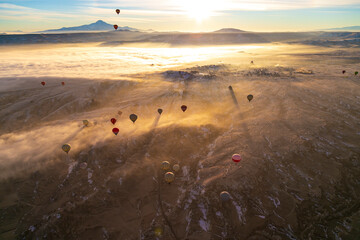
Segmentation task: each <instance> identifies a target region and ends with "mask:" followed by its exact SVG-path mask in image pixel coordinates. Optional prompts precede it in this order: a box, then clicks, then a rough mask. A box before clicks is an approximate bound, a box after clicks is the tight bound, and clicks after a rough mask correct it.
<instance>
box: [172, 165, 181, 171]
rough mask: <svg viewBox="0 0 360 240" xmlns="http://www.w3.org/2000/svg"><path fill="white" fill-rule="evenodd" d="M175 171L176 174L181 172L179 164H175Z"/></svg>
mask: <svg viewBox="0 0 360 240" xmlns="http://www.w3.org/2000/svg"><path fill="white" fill-rule="evenodd" d="M173 170H174V171H175V172H177V171H179V170H180V165H179V164H174V166H173Z"/></svg>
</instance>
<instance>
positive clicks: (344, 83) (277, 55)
mask: <svg viewBox="0 0 360 240" xmlns="http://www.w3.org/2000/svg"><path fill="white" fill-rule="evenodd" d="M244 51H246V52H245V53H244V52H241V53H237V52H235V53H233V56H228V57H227V58H225V59H223V63H218V62H217V61H218V59H216V61H215V60H213V59H212V60H210V62H211V64H198V65H197V64H194V63H191V62H190V61H189V63H188V64H187V65H186V66H182V67H178V68H176V67H173V68H169V69H164V70H163V71H160V70H159V69H158V70H157V71H153V72H147V73H144V72H140V73H139V72H137V73H133V74H126V76H125V75H122V76H118V77H116V78H103V79H101V78H96V79H93V78H62V77H60V76H59V77H52V78H50V77H41V78H21V77H13V78H6V79H5V78H3V79H0V83H1V85H0V119H1V123H0V151H1V152H2V157H1V160H0V170H1V172H2V175H1V184H0V191H1V194H0V215H1V218H0V226H1V230H2V231H1V232H0V238H1V239H12V238H14V237H17V238H25V239H35V238H44V239H90V238H94V239H135V238H139V236H140V238H141V239H156V238H158V239H186V238H188V239H225V238H231V239H310V238H319V239H321V238H334V239H335V238H337V239H355V238H356V237H357V236H358V235H359V232H358V229H359V226H360V221H359V214H360V212H359V211H360V206H359V202H360V198H359V196H360V187H359V181H358V179H359V176H360V170H359V165H360V145H359V142H360V131H358V129H359V122H360V79H359V76H354V73H353V72H354V71H355V70H356V69H357V68H358V67H359V62H358V60H357V59H356V54H357V53H353V52H352V50H348V51H344V50H337V49H334V50H330V51H326V50H323V49H318V51H317V52H315V51H314V50H313V49H312V50H311V51H308V52H305V51H301V50H298V51H296V50H294V49H293V50H292V51H285V52H280V51H276V52H274V49H271V48H269V49H265V48H263V49H262V51H261V53H260V52H259V51H258V50H256V49H255V50H251V49H250V50H249V49H248V50H244ZM250 53H251V54H250ZM238 55H240V57H239V56H238ZM105 56H106V55H105ZM250 57H251V58H250ZM244 59H246V62H245V60H244ZM250 59H251V60H253V59H254V63H253V64H251V63H250ZM230 62H232V63H230ZM344 69H346V73H345V74H343V73H342V70H344ZM104 72H105V73H106V71H104ZM41 81H46V85H45V86H42V85H40V82H41ZM62 81H63V82H65V85H64V86H62V85H61V82H62ZM229 86H232V89H233V90H234V95H235V97H236V101H237V104H234V99H233V98H232V96H231V93H230V91H229V88H228V87H229ZM248 94H252V95H253V96H254V99H253V100H252V101H251V102H249V101H248V100H247V98H246V97H247V95H248ZM182 104H185V105H187V106H188V109H187V110H186V112H182V111H181V109H180V106H181V105H182ZM158 108H162V109H163V113H162V114H161V115H159V113H158V112H157V109H158ZM119 111H121V115H119ZM132 113H135V114H137V115H138V120H137V121H136V122H135V124H134V123H132V122H131V121H130V119H129V115H130V114H132ZM112 117H115V118H117V122H116V124H115V125H113V124H112V123H111V122H110V119H111V118H112ZM84 119H87V120H89V122H90V124H89V126H88V127H84V126H83V124H82V120H84ZM113 127H118V128H119V129H120V132H119V134H118V135H117V136H115V135H114V134H113V133H112V132H111V130H112V128H113ZM64 143H69V144H70V145H71V146H72V149H71V151H70V153H69V154H68V155H67V154H66V153H64V152H63V151H62V150H61V146H62V144H64ZM234 153H240V154H241V155H242V158H243V160H242V161H241V162H240V163H239V164H235V163H233V162H232V161H231V156H232V154H234ZM162 161H169V162H170V163H171V165H172V166H173V165H174V164H180V170H179V171H177V172H175V181H174V182H173V183H171V184H166V183H165V182H164V178H163V175H164V173H165V172H164V171H163V170H161V168H160V164H161V162H162ZM221 191H228V192H229V193H230V195H231V198H230V200H229V201H228V202H221V201H220V198H219V194H220V192H221ZM159 232H161V234H160V235H159V234H158V233H159Z"/></svg>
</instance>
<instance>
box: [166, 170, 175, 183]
mask: <svg viewBox="0 0 360 240" xmlns="http://www.w3.org/2000/svg"><path fill="white" fill-rule="evenodd" d="M164 177H165V181H166V182H167V183H172V182H173V181H174V180H175V174H173V173H172V172H167V173H165V176H164Z"/></svg>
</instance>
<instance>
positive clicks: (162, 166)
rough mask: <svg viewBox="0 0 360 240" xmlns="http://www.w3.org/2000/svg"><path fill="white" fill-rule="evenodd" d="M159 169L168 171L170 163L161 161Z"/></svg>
mask: <svg viewBox="0 0 360 240" xmlns="http://www.w3.org/2000/svg"><path fill="white" fill-rule="evenodd" d="M161 169H162V170H169V169H170V163H169V162H168V161H163V162H162V163H161Z"/></svg>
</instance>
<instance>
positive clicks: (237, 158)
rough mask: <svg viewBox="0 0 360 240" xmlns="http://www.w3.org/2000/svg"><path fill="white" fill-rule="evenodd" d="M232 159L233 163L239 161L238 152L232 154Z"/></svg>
mask: <svg viewBox="0 0 360 240" xmlns="http://www.w3.org/2000/svg"><path fill="white" fill-rule="evenodd" d="M232 160H233V162H235V163H239V162H240V161H241V156H240V154H234V155H232Z"/></svg>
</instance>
